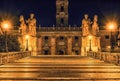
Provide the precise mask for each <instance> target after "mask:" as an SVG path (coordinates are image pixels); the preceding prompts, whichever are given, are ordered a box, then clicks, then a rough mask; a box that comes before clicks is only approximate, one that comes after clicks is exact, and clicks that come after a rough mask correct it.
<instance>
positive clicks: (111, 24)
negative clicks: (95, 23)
mask: <svg viewBox="0 0 120 81" xmlns="http://www.w3.org/2000/svg"><path fill="white" fill-rule="evenodd" d="M107 28H108V29H109V30H114V29H116V28H117V25H116V23H115V22H110V23H108V24H107Z"/></svg>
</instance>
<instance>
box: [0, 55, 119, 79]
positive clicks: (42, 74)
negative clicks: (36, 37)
mask: <svg viewBox="0 0 120 81" xmlns="http://www.w3.org/2000/svg"><path fill="white" fill-rule="evenodd" d="M0 79H1V80H0V81H6V80H8V81H17V80H19V81H28V80H30V81H120V67H119V66H115V65H113V64H108V63H104V62H103V61H99V60H96V59H93V58H90V57H81V56H34V57H27V58H24V59H20V60H17V61H15V62H13V63H8V64H6V65H1V66H0Z"/></svg>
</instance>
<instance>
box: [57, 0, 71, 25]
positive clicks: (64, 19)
mask: <svg viewBox="0 0 120 81" xmlns="http://www.w3.org/2000/svg"><path fill="white" fill-rule="evenodd" d="M68 4H69V2H68V0H56V26H57V27H67V26H68Z"/></svg>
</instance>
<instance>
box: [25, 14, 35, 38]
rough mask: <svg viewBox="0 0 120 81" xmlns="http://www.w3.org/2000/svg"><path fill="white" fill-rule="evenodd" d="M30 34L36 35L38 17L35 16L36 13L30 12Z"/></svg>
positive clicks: (28, 21)
mask: <svg viewBox="0 0 120 81" xmlns="http://www.w3.org/2000/svg"><path fill="white" fill-rule="evenodd" d="M27 24H28V29H29V35H32V36H35V35H36V19H35V18H34V14H33V13H32V14H30V18H29V19H28V20H27Z"/></svg>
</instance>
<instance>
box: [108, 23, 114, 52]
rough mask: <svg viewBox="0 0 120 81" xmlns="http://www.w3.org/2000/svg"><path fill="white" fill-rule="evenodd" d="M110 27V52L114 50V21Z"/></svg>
mask: <svg viewBox="0 0 120 81" xmlns="http://www.w3.org/2000/svg"><path fill="white" fill-rule="evenodd" d="M109 29H110V52H112V49H113V41H112V30H113V29H114V24H113V23H111V24H110V25H109Z"/></svg>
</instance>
